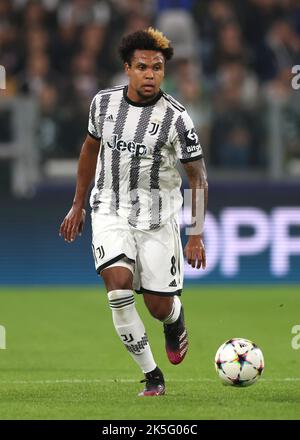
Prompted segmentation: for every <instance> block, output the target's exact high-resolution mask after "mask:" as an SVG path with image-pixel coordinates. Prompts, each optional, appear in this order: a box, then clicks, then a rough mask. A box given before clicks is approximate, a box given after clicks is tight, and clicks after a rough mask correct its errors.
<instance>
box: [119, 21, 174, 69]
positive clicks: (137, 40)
mask: <svg viewBox="0 0 300 440" xmlns="http://www.w3.org/2000/svg"><path fill="white" fill-rule="evenodd" d="M137 49H141V50H157V51H160V52H162V54H163V56H164V58H165V60H166V61H169V60H170V59H171V58H172V56H173V53H174V49H173V47H172V46H171V45H170V41H169V40H168V39H167V38H166V37H165V36H164V35H163V33H162V32H160V31H158V30H156V29H153V28H151V27H150V28H148V29H146V30H140V31H136V32H133V33H132V34H129V35H125V36H124V37H123V38H122V40H121V43H120V46H119V54H120V57H121V59H122V60H123V62H124V63H128V64H129V65H130V63H131V60H132V55H133V53H134V51H135V50H137Z"/></svg>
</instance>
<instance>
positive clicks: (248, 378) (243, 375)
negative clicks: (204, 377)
mask: <svg viewBox="0 0 300 440" xmlns="http://www.w3.org/2000/svg"><path fill="white" fill-rule="evenodd" d="M215 367H216V371H217V373H218V375H219V377H220V379H221V381H222V382H223V383H224V384H225V385H234V386H239V387H246V386H249V385H252V384H253V383H255V382H256V381H257V380H258V378H259V377H260V376H261V374H262V372H263V370H264V357H263V354H262V352H261V350H260V349H259V348H258V346H257V345H256V344H254V343H253V342H251V341H249V340H248V339H243V338H233V339H229V340H228V341H226V342H224V344H222V345H221V347H220V348H219V349H218V351H217V353H216V356H215Z"/></svg>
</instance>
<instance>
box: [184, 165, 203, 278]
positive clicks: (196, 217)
mask: <svg viewBox="0 0 300 440" xmlns="http://www.w3.org/2000/svg"><path fill="white" fill-rule="evenodd" d="M183 167H184V169H185V172H186V174H187V177H188V181H189V187H190V190H191V191H192V225H193V227H195V228H194V231H192V234H191V235H189V238H188V242H187V244H186V246H185V249H184V255H185V256H186V258H187V261H188V264H190V265H191V266H192V267H197V269H200V268H201V266H202V269H205V267H206V254H205V248H204V244H203V230H202V229H203V224H204V217H205V212H206V209H207V201H208V183H207V173H206V168H205V163H204V159H199V160H195V161H190V162H185V163H183ZM193 232H194V234H193Z"/></svg>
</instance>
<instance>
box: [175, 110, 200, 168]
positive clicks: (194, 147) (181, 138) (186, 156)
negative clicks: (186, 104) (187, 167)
mask: <svg viewBox="0 0 300 440" xmlns="http://www.w3.org/2000/svg"><path fill="white" fill-rule="evenodd" d="M174 130H175V131H174V138H173V141H172V144H173V146H174V148H175V150H176V153H177V157H178V159H180V161H181V162H183V163H184V162H191V161H193V160H197V159H201V158H202V157H203V155H202V148H201V145H200V142H199V139H198V136H197V133H196V131H195V128H194V124H193V121H192V120H191V118H190V116H189V114H188V113H187V111H184V112H182V113H181V114H180V115H179V116H178V118H177V120H176V121H175V127H174Z"/></svg>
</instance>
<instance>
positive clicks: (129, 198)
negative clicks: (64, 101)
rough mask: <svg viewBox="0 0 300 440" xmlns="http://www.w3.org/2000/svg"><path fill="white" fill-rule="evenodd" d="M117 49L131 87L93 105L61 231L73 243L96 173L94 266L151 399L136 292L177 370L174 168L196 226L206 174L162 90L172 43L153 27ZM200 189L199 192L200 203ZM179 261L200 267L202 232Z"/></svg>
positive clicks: (179, 278)
mask: <svg viewBox="0 0 300 440" xmlns="http://www.w3.org/2000/svg"><path fill="white" fill-rule="evenodd" d="M119 53H120V55H121V58H122V60H123V62H124V69H125V72H126V74H127V76H128V80H129V81H128V85H126V86H123V85H122V86H119V87H114V88H110V89H106V90H101V91H100V92H99V93H97V95H96V96H95V97H94V99H93V100H92V103H91V107H90V115H89V125H88V134H87V137H86V139H85V141H84V144H83V146H82V150H81V153H80V158H79V164H78V174H77V185H76V192H75V197H74V201H73V205H72V207H71V209H70V211H69V212H68V214H67V215H66V217H65V219H64V220H63V222H62V224H61V227H60V235H62V236H63V237H64V239H65V240H66V241H67V242H72V241H74V239H75V238H76V236H77V235H78V234H81V232H82V228H83V224H84V221H85V209H84V206H85V200H86V197H87V193H88V189H89V186H90V184H91V182H92V180H93V178H94V177H95V183H94V188H93V190H92V193H91V196H90V204H91V208H92V231H93V238H92V248H93V253H94V259H95V266H96V270H97V272H98V274H99V275H101V277H102V278H103V280H104V283H105V286H106V289H107V292H108V301H109V306H110V308H111V310H112V318H113V323H114V326H115V329H116V331H117V334H118V335H119V337H120V339H121V341H122V343H123V344H124V345H125V347H126V349H127V350H128V351H129V353H130V355H131V356H132V358H133V359H134V360H135V362H136V363H137V364H138V365H139V367H140V368H141V370H142V372H143V373H144V375H145V378H144V380H143V381H142V382H145V388H144V390H143V391H142V392H140V393H139V395H140V396H158V395H162V394H164V393H165V381H164V376H163V373H162V371H161V370H160V369H159V368H158V366H157V364H156V362H155V360H154V358H153V355H152V352H151V348H150V344H149V341H148V337H147V333H146V330H145V327H144V324H143V322H142V320H141V318H140V316H139V314H138V312H137V310H136V307H135V299H134V291H136V292H137V293H141V294H143V297H144V302H145V304H146V307H147V308H148V310H149V312H150V313H151V315H152V316H153V317H154V318H156V319H158V320H160V321H161V322H162V323H163V329H164V335H165V347H166V352H167V356H168V358H169V360H170V362H171V363H172V364H179V363H180V362H181V361H182V360H183V359H184V357H185V355H186V352H187V349H188V336H187V331H186V328H185V322H184V313H183V307H182V304H181V301H180V299H179V296H180V295H181V291H182V285H183V269H184V260H183V251H182V246H181V241H180V233H179V223H178V211H179V210H180V208H181V206H182V196H181V192H180V186H181V178H180V175H179V173H178V171H177V169H176V167H175V166H176V162H177V159H180V161H181V162H182V164H183V166H184V168H185V171H186V173H187V176H188V180H189V186H190V189H191V190H192V219H193V221H194V222H196V223H197V216H200V217H201V215H202V214H201V213H202V212H204V211H205V207H206V203H207V181H206V170H205V165H204V161H203V157H202V150H201V146H200V144H199V141H198V137H197V135H196V133H195V130H194V126H193V123H192V120H191V118H190V117H189V115H188V113H187V111H186V110H185V108H184V107H183V106H182V105H181V104H180V103H178V102H177V101H176V100H175V99H174V98H172V97H171V96H169V95H167V94H166V93H164V92H163V91H162V90H161V89H160V85H161V82H162V80H163V78H164V73H165V64H166V61H168V60H170V59H171V57H172V55H173V48H172V47H171V45H170V42H169V40H168V39H167V38H166V37H165V36H164V35H163V34H162V33H161V32H159V31H158V30H154V29H153V28H149V29H147V30H141V31H137V32H134V33H132V34H130V35H127V36H125V37H123V39H122V41H121V44H120V47H119ZM198 191H202V193H203V194H204V196H203V197H197V192H198ZM197 200H198V201H199V203H198V205H199V206H196V205H197ZM196 208H197V212H196ZM203 216H204V214H203ZM200 229H201V228H200ZM185 256H186V258H187V261H188V263H189V264H190V265H191V266H192V267H197V268H198V269H200V268H201V266H202V268H203V269H204V268H205V265H206V257H205V249H204V245H203V241H202V230H200V231H198V232H197V233H194V235H189V237H188V242H187V245H186V247H185Z"/></svg>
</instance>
